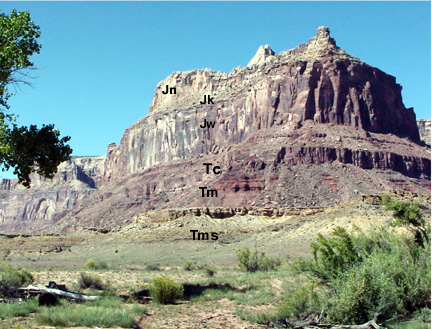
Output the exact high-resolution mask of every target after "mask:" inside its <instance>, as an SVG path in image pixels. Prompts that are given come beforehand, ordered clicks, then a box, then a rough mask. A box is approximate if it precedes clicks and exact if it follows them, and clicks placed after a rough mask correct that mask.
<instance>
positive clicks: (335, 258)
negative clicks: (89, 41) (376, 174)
mask: <svg viewBox="0 0 432 329" xmlns="http://www.w3.org/2000/svg"><path fill="white" fill-rule="evenodd" d="M383 204H384V205H385V206H386V209H388V210H393V217H394V221H393V223H392V225H394V226H404V227H406V228H407V229H408V230H409V231H410V232H411V233H412V234H407V233H405V234H402V235H401V234H397V233H395V232H391V231H390V232H389V231H388V229H386V228H384V227H382V228H375V230H374V231H372V232H362V231H361V230H360V229H358V228H357V229H356V230H355V231H354V232H347V231H346V230H345V229H344V228H341V227H337V228H336V229H334V231H333V232H332V234H331V236H328V237H325V236H323V235H321V234H318V238H317V241H316V242H313V243H311V249H312V256H313V257H312V258H311V259H308V260H300V259H298V260H297V261H295V262H294V263H293V264H292V267H293V269H294V271H295V272H297V273H303V274H306V275H307V276H308V277H309V278H310V279H311V280H312V281H314V282H315V281H317V280H318V282H319V283H320V287H321V289H319V290H318V292H317V293H315V290H310V289H309V290H307V289H304V288H299V290H298V291H297V292H296V293H295V294H294V295H292V296H291V298H290V299H289V300H288V301H287V302H286V303H284V304H282V306H281V307H280V311H281V314H282V315H284V316H298V315H299V314H302V313H309V314H311V313H316V312H317V309H319V307H317V305H316V303H310V302H306V301H311V300H312V299H313V300H315V299H316V298H317V299H318V300H319V302H318V304H320V305H321V306H322V307H324V308H325V310H326V312H327V318H328V320H329V321H330V322H337V323H359V322H360V323H361V322H365V321H367V320H370V319H371V318H372V317H373V315H374V313H376V312H379V313H380V314H381V319H391V318H402V317H407V316H408V317H409V316H410V315H413V314H414V313H415V312H420V311H421V310H422V309H424V308H425V307H427V305H428V301H430V290H431V271H430V266H431V264H430V263H431V256H430V252H431V248H430V228H429V227H428V225H427V224H426V220H425V219H424V218H423V217H422V215H421V211H420V208H419V205H418V204H417V203H415V202H402V201H398V200H393V199H391V198H390V197H387V196H384V197H383ZM315 294H317V295H316V296H315ZM299 301H300V302H302V303H299ZM294 306H295V307H294Z"/></svg>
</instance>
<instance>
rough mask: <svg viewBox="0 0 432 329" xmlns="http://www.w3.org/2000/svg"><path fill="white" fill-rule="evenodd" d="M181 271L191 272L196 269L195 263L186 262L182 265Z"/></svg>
mask: <svg viewBox="0 0 432 329" xmlns="http://www.w3.org/2000/svg"><path fill="white" fill-rule="evenodd" d="M183 269H184V270H185V271H193V270H196V269H197V266H196V262H192V261H190V260H187V261H186V262H185V263H184V264H183Z"/></svg>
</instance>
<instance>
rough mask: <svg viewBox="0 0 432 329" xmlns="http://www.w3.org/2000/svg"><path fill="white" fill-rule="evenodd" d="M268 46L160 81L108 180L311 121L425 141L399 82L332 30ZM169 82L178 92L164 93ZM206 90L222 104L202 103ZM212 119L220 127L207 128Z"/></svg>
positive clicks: (112, 161)
mask: <svg viewBox="0 0 432 329" xmlns="http://www.w3.org/2000/svg"><path fill="white" fill-rule="evenodd" d="M267 47H268V46H267ZM260 49H261V48H260ZM266 49H267V50H266ZM266 49H265V48H264V47H263V48H262V49H261V51H260V50H259V51H258V53H257V55H256V56H255V57H254V60H253V62H252V64H250V65H249V66H248V67H246V68H236V69H234V70H233V71H232V72H230V73H224V72H214V71H211V70H208V69H205V70H193V71H188V72H175V73H173V74H172V75H170V76H169V77H167V78H166V79H165V80H163V81H162V82H160V83H159V84H158V86H157V87H156V91H155V94H154V97H153V101H152V103H151V106H150V115H148V116H146V117H144V118H143V119H141V120H140V121H138V122H137V123H135V124H134V125H132V126H131V127H130V128H128V129H127V130H126V131H125V133H124V135H123V137H122V139H121V142H120V145H119V146H118V147H117V148H115V147H113V148H112V149H110V153H109V155H108V158H107V164H106V170H105V174H104V179H106V180H109V179H111V178H114V177H116V175H124V173H134V172H137V171H138V170H141V169H146V168H150V167H152V166H154V165H157V164H159V163H165V162H170V161H178V160H184V159H187V158H189V157H191V156H197V155H199V154H206V153H208V152H217V151H221V150H223V149H226V148H227V147H229V146H230V145H233V144H236V143H241V142H242V141H244V140H245V139H246V138H248V137H249V136H251V134H253V133H255V132H257V131H260V130H262V129H266V128H270V127H273V126H278V125H285V124H289V125H290V127H291V128H292V129H296V128H299V127H301V126H302V125H303V124H304V122H305V121H306V120H313V121H314V122H316V123H331V124H335V125H345V126H350V127H356V128H361V129H363V130H365V131H370V132H377V133H392V134H396V135H398V136H400V137H408V138H410V139H411V140H413V141H419V133H418V128H417V125H416V120H415V114H414V112H413V109H412V108H410V109H406V108H405V106H404V105H403V103H402V98H401V93H400V92H401V86H400V85H398V84H396V79H395V78H394V77H392V76H390V75H387V74H385V73H384V72H382V71H380V70H379V69H377V68H374V67H371V66H369V65H367V64H365V63H363V62H361V61H360V60H358V59H357V58H355V57H352V56H350V55H348V54H346V53H345V52H344V51H343V50H341V49H340V48H338V47H337V46H336V44H335V42H334V40H333V39H332V38H330V36H329V32H328V29H327V28H319V29H318V32H317V36H316V37H315V38H312V39H311V40H309V43H308V44H307V45H301V46H299V47H297V48H295V49H293V50H289V51H284V52H282V53H280V54H278V55H272V52H271V51H270V50H269V48H266ZM257 56H258V57H257ZM260 56H261V57H260ZM253 63H257V64H253ZM166 86H169V88H173V87H174V88H176V94H174V93H173V94H169V93H168V94H163V93H162V92H164V91H165V90H166ZM204 95H210V96H211V97H212V98H213V102H214V104H206V105H203V104H200V102H201V101H202V100H203V99H204ZM204 118H205V119H206V120H207V121H214V122H215V123H216V124H215V128H212V129H210V128H209V129H201V128H200V127H199V125H200V124H202V122H203V120H204Z"/></svg>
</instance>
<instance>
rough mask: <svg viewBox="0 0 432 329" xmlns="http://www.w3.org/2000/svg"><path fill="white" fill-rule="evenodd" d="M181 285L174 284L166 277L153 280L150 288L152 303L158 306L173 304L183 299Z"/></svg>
mask: <svg viewBox="0 0 432 329" xmlns="http://www.w3.org/2000/svg"><path fill="white" fill-rule="evenodd" d="M183 291H184V289H183V285H182V284H180V283H176V282H175V281H174V280H172V279H170V278H168V277H167V276H159V277H155V278H153V282H152V285H151V286H150V296H151V297H152V298H153V301H155V302H157V303H160V304H174V303H175V302H176V301H177V300H178V299H180V298H181V297H183Z"/></svg>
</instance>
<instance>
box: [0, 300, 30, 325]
mask: <svg viewBox="0 0 432 329" xmlns="http://www.w3.org/2000/svg"><path fill="white" fill-rule="evenodd" d="M38 308H39V307H38V302H37V300H36V299H30V300H28V301H26V302H23V303H20V304H19V303H10V304H9V303H4V304H0V320H5V319H10V318H14V317H18V316H29V315H30V313H35V312H36V311H37V310H38Z"/></svg>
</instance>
